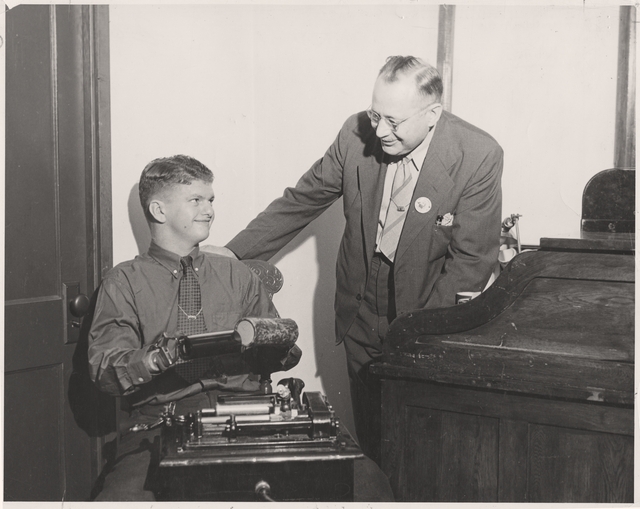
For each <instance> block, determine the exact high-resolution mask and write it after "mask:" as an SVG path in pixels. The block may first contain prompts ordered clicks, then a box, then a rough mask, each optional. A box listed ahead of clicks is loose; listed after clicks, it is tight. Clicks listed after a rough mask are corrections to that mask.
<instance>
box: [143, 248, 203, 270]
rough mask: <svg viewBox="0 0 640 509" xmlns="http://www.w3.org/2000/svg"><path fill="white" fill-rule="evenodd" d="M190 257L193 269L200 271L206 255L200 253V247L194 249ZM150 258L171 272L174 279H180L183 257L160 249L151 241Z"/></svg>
mask: <svg viewBox="0 0 640 509" xmlns="http://www.w3.org/2000/svg"><path fill="white" fill-rule="evenodd" d="M189 255H190V256H191V258H193V268H194V269H199V268H200V266H201V265H202V262H203V261H204V254H203V253H201V252H200V247H199V246H196V247H194V248H193V250H192V251H191V252H190V253H189ZM149 256H151V258H153V259H154V260H155V261H157V262H158V263H159V264H160V265H162V266H163V267H164V268H165V269H167V270H168V271H169V272H171V274H173V277H178V275H180V274H181V273H182V266H181V265H180V258H182V257H181V256H180V255H177V254H175V253H173V252H171V251H168V250H167V249H164V248H162V247H160V246H159V245H158V244H156V243H155V242H154V241H151V245H150V246H149Z"/></svg>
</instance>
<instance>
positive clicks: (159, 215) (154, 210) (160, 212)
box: [149, 200, 167, 223]
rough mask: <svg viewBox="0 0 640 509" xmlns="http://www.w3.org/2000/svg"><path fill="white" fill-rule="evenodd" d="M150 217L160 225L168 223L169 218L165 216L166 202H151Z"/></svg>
mask: <svg viewBox="0 0 640 509" xmlns="http://www.w3.org/2000/svg"><path fill="white" fill-rule="evenodd" d="M149 215H150V216H151V217H152V218H153V219H155V220H156V221H157V222H158V223H165V222H166V221H167V216H165V204H164V202H162V201H160V200H151V202H150V203H149Z"/></svg>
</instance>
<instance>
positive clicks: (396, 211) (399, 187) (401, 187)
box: [380, 158, 413, 261]
mask: <svg viewBox="0 0 640 509" xmlns="http://www.w3.org/2000/svg"><path fill="white" fill-rule="evenodd" d="M411 164H412V163H411V159H407V158H404V159H403V160H402V161H399V162H398V165H397V168H396V174H395V176H394V177H393V186H392V188H391V201H390V203H389V208H388V209H387V217H386V219H385V221H384V227H383V229H382V237H381V239H380V251H381V252H382V253H383V254H384V255H385V256H386V257H387V258H388V259H389V260H390V261H393V258H394V257H395V255H396V249H397V248H398V241H399V240H400V233H401V232H402V226H403V225H404V220H405V218H406V217H407V210H408V209H409V205H410V204H411V197H412V196H413V187H412V186H410V185H409V184H410V183H411V179H412V176H411V167H410V165H411Z"/></svg>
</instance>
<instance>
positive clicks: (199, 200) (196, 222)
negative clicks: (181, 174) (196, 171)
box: [162, 180, 214, 247]
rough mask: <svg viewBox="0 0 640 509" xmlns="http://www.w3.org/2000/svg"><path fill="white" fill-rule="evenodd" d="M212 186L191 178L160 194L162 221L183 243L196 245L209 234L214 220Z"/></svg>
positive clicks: (177, 239) (209, 183) (176, 238)
mask: <svg viewBox="0 0 640 509" xmlns="http://www.w3.org/2000/svg"><path fill="white" fill-rule="evenodd" d="M213 199H214V194H213V186H212V183H211V182H204V181H202V180H194V181H192V182H191V184H176V185H174V186H171V187H170V188H168V189H166V190H165V191H164V193H163V196H162V201H163V203H164V214H165V218H166V222H165V225H166V227H167V228H168V229H169V232H170V234H171V236H172V237H173V238H174V239H175V240H176V241H179V242H180V243H183V244H184V245H185V246H192V247H195V246H196V245H197V244H198V243H200V242H202V241H203V240H205V239H206V238H207V237H208V236H209V229H210V228H211V223H212V222H213V218H214V213H213V206H212V205H213Z"/></svg>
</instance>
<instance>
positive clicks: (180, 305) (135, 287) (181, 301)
mask: <svg viewBox="0 0 640 509" xmlns="http://www.w3.org/2000/svg"><path fill="white" fill-rule="evenodd" d="M212 182H213V174H212V173H211V171H210V170H209V169H208V168H207V167H206V166H204V165H203V164H201V163H200V162H198V161H196V160H195V159H193V158H191V157H187V156H174V157H168V158H162V159H156V160H154V161H152V162H151V163H149V164H148V165H147V166H146V168H145V169H144V171H143V172H142V176H141V178H140V184H139V188H140V201H141V203H142V207H143V209H144V212H145V215H146V218H147V221H148V223H149V228H150V229H151V239H152V240H151V246H150V247H149V251H148V252H147V253H145V254H143V255H141V256H137V257H136V258H135V259H134V260H131V261H127V262H124V263H121V264H119V265H117V266H116V267H114V268H113V269H111V270H110V271H109V272H108V273H107V274H106V276H105V277H104V280H103V281H102V285H101V287H100V290H99V293H98V298H97V302H96V309H95V313H94V318H93V322H92V325H91V330H90V333H89V365H90V372H91V377H92V379H93V380H94V381H95V383H96V384H97V385H98V387H99V388H100V389H101V390H102V391H105V392H107V393H109V394H112V395H122V396H125V399H126V400H127V401H128V403H129V405H130V407H132V408H133V411H132V414H131V418H130V421H129V423H128V425H133V424H136V423H142V424H144V423H146V424H149V423H151V422H153V421H155V420H156V419H157V417H158V415H159V414H160V413H161V412H162V410H163V408H164V403H166V402H168V401H177V403H176V410H175V412H176V413H177V414H185V413H188V412H193V411H196V410H197V409H198V408H202V407H210V406H212V405H213V403H214V401H215V396H216V395H217V393H218V392H217V391H211V390H206V389H211V388H218V389H220V390H231V391H252V390H257V389H258V387H259V384H258V382H257V379H256V378H255V377H253V376H250V375H249V374H248V366H247V365H246V364H244V362H243V361H242V359H241V358H240V357H239V355H236V354H230V355H226V356H222V357H216V358H209V359H206V360H205V359H196V361H195V362H189V363H183V364H180V363H177V364H175V365H171V366H168V365H167V364H166V363H165V362H164V358H163V357H162V356H161V355H160V352H159V350H158V349H157V348H156V346H155V343H156V341H157V340H158V339H159V338H162V337H163V334H165V333H167V334H168V335H169V336H171V335H177V334H178V333H182V334H196V333H201V332H207V331H209V332H216V331H221V330H230V329H233V327H234V325H235V324H236V322H237V321H238V320H239V319H240V318H242V317H245V316H255V317H276V316H277V312H276V309H275V307H274V306H273V303H272V302H271V299H270V298H269V295H268V293H267V291H266V289H265V288H264V287H263V286H262V284H261V282H260V280H259V279H258V277H257V276H256V275H255V274H254V273H253V272H252V271H251V270H250V269H249V268H247V267H246V266H245V265H244V264H243V263H242V262H239V261H237V260H234V259H231V258H227V257H224V256H219V255H215V254H211V253H204V252H202V251H200V250H199V248H198V245H199V243H200V242H201V241H203V240H205V239H206V238H207V237H208V236H209V229H210V227H211V223H212V222H213V218H214V212H213V207H212V203H213V200H214V193H213V188H212ZM159 434H160V428H155V429H152V430H147V431H143V432H139V433H134V432H129V433H126V434H125V435H124V436H123V438H122V440H121V442H120V444H119V446H118V455H119V457H118V458H117V460H116V461H115V463H113V464H111V465H108V466H107V469H106V471H105V473H104V474H105V475H103V476H101V479H100V481H99V482H100V484H102V489H101V491H100V493H98V495H97V498H96V499H97V500H127V501H128V500H155V496H154V493H155V492H156V490H157V489H158V486H157V483H156V482H155V477H156V476H155V469H156V467H157V461H158V459H157V458H155V456H156V454H157V445H158V444H157V440H158V439H159ZM154 441H156V444H155V445H154Z"/></svg>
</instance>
